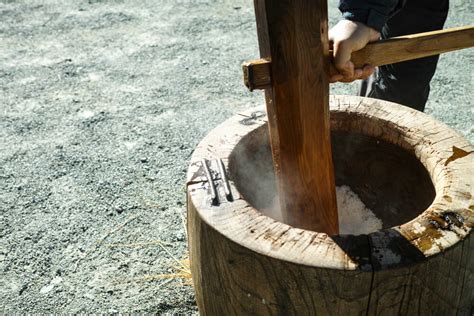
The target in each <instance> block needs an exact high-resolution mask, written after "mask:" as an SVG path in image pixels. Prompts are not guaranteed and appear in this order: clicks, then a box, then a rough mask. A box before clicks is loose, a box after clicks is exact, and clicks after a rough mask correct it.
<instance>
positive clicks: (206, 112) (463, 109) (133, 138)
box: [0, 0, 474, 315]
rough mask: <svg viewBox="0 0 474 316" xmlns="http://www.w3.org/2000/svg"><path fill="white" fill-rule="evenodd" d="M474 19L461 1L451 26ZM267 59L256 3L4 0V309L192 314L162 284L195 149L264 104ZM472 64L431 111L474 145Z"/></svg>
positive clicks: (0, 104) (469, 60) (440, 85)
mask: <svg viewBox="0 0 474 316" xmlns="http://www.w3.org/2000/svg"><path fill="white" fill-rule="evenodd" d="M335 4H336V1H331V2H330V17H331V22H332V23H334V22H335V21H336V19H337V17H338V13H337V11H336V9H335ZM473 12H474V5H473V2H472V0H465V1H461V0H457V1H456V0H455V1H452V2H451V13H450V17H449V22H448V26H459V25H466V24H469V23H472V21H473V20H474V13H473ZM255 57H258V53H257V39H256V30H255V21H254V15H253V7H252V2H251V1H243V0H232V1H230V0H214V1H211V0H167V1H165V0H163V1H151V0H146V1H144V0H141V1H138V0H136V1H131V0H115V1H112V0H111V1H101V0H89V1H83V0H81V1H72V0H70V1H66V0H64V1H59V0H57V1H54V0H42V1H41V0H30V1H28V0H23V1H22V0H18V1H14V0H13V1H12V0H0V211H1V213H0V313H2V314H3V313H5V314H13V313H79V312H83V313H86V312H101V313H117V312H120V313H124V312H150V313H151V312H153V313H158V314H170V315H171V314H178V313H183V314H191V313H196V311H197V308H196V304H195V302H194V296H193V291H192V287H190V286H189V285H186V284H185V283H184V282H183V280H181V279H169V280H168V279H159V278H157V277H156V276H158V275H160V274H166V273H172V272H173V271H175V270H176V269H175V268H174V267H175V266H176V265H177V263H176V262H175V259H178V260H180V259H183V258H186V234H185V231H184V225H183V218H184V217H183V214H184V212H185V188H184V179H185V172H186V169H187V161H188V159H189V157H190V155H191V153H192V151H193V148H194V147H195V146H196V144H197V143H198V142H199V141H200V139H201V138H202V137H203V136H204V135H205V134H206V133H207V132H208V131H209V130H210V129H212V128H213V127H214V126H216V125H217V124H218V123H220V122H222V121H223V120H225V119H226V118H227V117H229V116H231V115H233V114H234V113H236V112H237V111H240V110H244V109H247V108H250V107H253V106H256V105H259V104H261V103H262V102H263V97H262V94H261V93H260V92H257V93H254V94H251V93H248V92H247V91H246V90H245V88H244V87H243V84H242V82H241V81H242V79H241V77H242V75H241V72H240V64H241V63H242V62H243V61H244V60H247V59H252V58H255ZM473 64H474V54H473V50H464V51H462V52H456V53H451V54H449V55H446V56H444V57H442V59H441V62H440V67H439V71H438V73H437V75H436V77H435V78H434V81H433V88H432V95H431V99H430V101H429V104H428V107H427V112H428V113H430V114H432V115H433V116H435V117H437V118H438V119H440V120H442V121H444V122H446V123H447V124H448V125H450V126H452V127H453V128H455V129H456V130H458V131H459V132H461V133H462V134H464V135H465V136H466V137H467V138H468V139H469V140H470V141H471V142H472V141H473V140H474V129H473V127H472V125H473V124H472V122H473V116H474V115H473V111H474V110H473V107H472V106H471V99H472V95H473V93H472V84H473V80H474V70H473V68H472V65H473ZM355 90H356V87H355V85H343V84H337V85H334V86H333V87H332V93H337V94H350V93H354V92H355Z"/></svg>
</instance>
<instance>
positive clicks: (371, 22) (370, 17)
mask: <svg viewBox="0 0 474 316" xmlns="http://www.w3.org/2000/svg"><path fill="white" fill-rule="evenodd" d="M342 17H343V18H344V19H346V20H351V21H354V22H360V23H364V24H365V25H367V26H368V27H371V28H373V29H375V30H376V31H378V32H380V31H382V28H383V26H384V25H385V23H387V21H388V19H389V18H390V16H387V15H384V14H381V13H379V12H377V11H375V10H352V11H350V12H349V11H346V12H343V13H342Z"/></svg>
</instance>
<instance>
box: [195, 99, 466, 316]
mask: <svg viewBox="0 0 474 316" xmlns="http://www.w3.org/2000/svg"><path fill="white" fill-rule="evenodd" d="M330 103H331V130H332V146H333V156H334V166H335V173H336V183H337V184H338V185H349V186H350V187H351V188H352V190H353V191H354V192H355V193H357V194H358V195H359V197H360V198H361V200H362V201H363V202H364V203H365V204H366V205H367V207H369V208H370V209H372V211H373V212H374V213H375V214H376V215H377V216H378V217H379V218H380V219H382V221H383V223H384V227H383V229H382V230H380V231H377V232H373V233H371V234H368V235H358V236H353V235H336V236H328V235H326V234H324V233H318V232H314V231H308V230H303V229H298V228H294V227H291V226H289V225H287V224H285V223H283V222H281V221H279V219H278V218H277V217H276V216H274V215H273V212H272V211H273V210H272V207H273V206H272V201H273V197H274V196H275V186H274V181H275V179H274V176H273V169H272V168H273V166H272V161H271V152H270V148H269V141H268V133H267V125H266V117H265V112H264V110H263V108H262V109H253V110H250V111H248V112H245V113H243V114H239V115H236V116H234V117H232V118H230V119H229V120H227V121H225V122H224V123H222V124H221V125H220V126H218V127H217V128H215V129H214V130H213V131H211V132H210V133H209V135H207V136H206V137H205V138H204V139H203V140H202V142H201V143H200V144H199V145H198V147H197V148H196V151H195V152H194V154H193V157H192V159H191V165H190V167H189V171H188V178H187V192H188V234H189V249H190V259H191V269H192V273H193V281H194V286H195V290H196V299H197V302H198V306H199V310H200V312H201V313H202V314H204V315H253V314H258V315H260V314H261V315H267V314H268V315H272V314H282V315H287V314H289V315H306V314H322V315H352V314H354V315H360V314H370V315H391V314H403V315H408V314H410V315H411V314H420V315H433V314H436V315H451V314H456V313H457V314H461V315H470V313H471V312H472V310H471V308H472V306H473V304H474V256H473V254H474V249H473V248H474V241H473V240H472V238H471V235H470V231H471V228H472V227H473V225H474V201H473V196H472V195H473V194H474V154H472V153H473V152H474V148H473V146H472V145H470V144H469V142H467V141H466V140H465V139H464V138H463V137H462V136H461V135H459V134H458V133H456V132H455V131H453V130H452V129H450V128H449V127H447V126H446V125H444V124H442V123H440V122H438V121H436V120H434V119H433V118H432V117H430V116H428V115H426V114H423V113H421V112H417V111H415V110H411V109H409V108H407V107H404V106H401V105H398V104H394V103H390V102H384V101H380V100H375V99H368V98H359V97H348V96H334V97H331V100H330ZM203 159H207V166H208V168H207V169H208V170H207V171H208V172H209V173H208V174H207V176H206V168H204V166H203ZM216 159H217V160H216ZM219 159H221V161H222V162H223V166H224V167H225V169H226V172H224V171H223V168H221V166H219ZM224 173H225V174H224ZM209 178H212V183H213V186H211V185H210V181H209ZM262 183H263V184H265V185H262ZM227 184H228V186H227ZM211 187H214V188H215V190H216V191H215V197H213V193H212V191H211ZM229 191H230V192H229ZM229 193H230V194H229Z"/></svg>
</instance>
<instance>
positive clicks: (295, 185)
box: [254, 0, 338, 234]
mask: <svg viewBox="0 0 474 316" xmlns="http://www.w3.org/2000/svg"><path fill="white" fill-rule="evenodd" d="M254 4H255V13H256V20H257V30H258V38H259V45H260V53H261V56H262V58H266V59H271V60H272V63H271V73H272V81H273V82H272V89H267V91H266V102H267V112H268V114H269V129H270V140H271V146H272V152H273V161H274V166H275V172H276V174H277V179H278V180H277V188H278V191H279V193H280V194H279V196H280V205H281V208H282V213H283V216H284V218H285V220H286V222H287V223H289V224H291V225H293V226H295V227H300V228H305V229H311V230H315V231H319V232H325V233H328V234H337V232H338V218H337V205H336V194H335V185H334V172H333V165H332V158H331V141H330V131H329V103H328V102H329V101H328V96H329V84H328V80H327V77H326V75H325V73H326V72H327V67H328V64H327V63H326V62H325V61H326V60H327V58H326V57H327V56H328V51H329V44H328V39H327V3H326V1H324V0H317V1H316V2H315V0H255V2H254Z"/></svg>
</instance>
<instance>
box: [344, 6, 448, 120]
mask: <svg viewBox="0 0 474 316" xmlns="http://www.w3.org/2000/svg"><path fill="white" fill-rule="evenodd" d="M352 1H354V3H355V4H357V3H362V2H364V3H369V4H370V1H369V2H367V1H363V0H341V2H351V3H352ZM373 1H374V2H376V0H373ZM382 2H383V3H386V4H389V3H391V2H392V1H390V0H383V1H380V3H382ZM396 7H397V8H398V7H400V3H399V4H398V6H396ZM385 8H389V6H388V5H387V6H386V7H385ZM448 9H449V0H408V1H406V3H405V4H404V6H403V7H402V8H401V9H400V10H398V11H397V12H396V13H395V14H394V15H393V16H392V17H390V18H389V19H388V21H387V22H386V24H385V25H384V26H383V28H382V30H381V37H382V39H384V38H389V37H394V36H401V35H407V34H413V33H420V32H429V31H434V30H439V29H442V28H443V26H444V22H445V21H446V17H447V15H448ZM370 10H373V9H370ZM387 10H388V9H386V10H385V11H384V12H388V11H387ZM349 20H352V19H351V18H349ZM369 26H370V25H369ZM438 59H439V56H432V57H426V58H420V59H415V60H411V61H406V62H401V63H396V64H392V65H386V66H381V67H378V69H377V71H376V73H375V74H374V75H372V76H371V77H370V78H369V79H368V80H364V81H363V82H362V85H361V89H360V92H359V95H361V96H367V97H372V98H377V99H382V100H387V101H391V102H395V103H399V104H403V105H406V106H409V107H411V108H414V109H417V110H419V111H423V110H424V109H425V104H426V101H427V100H428V95H429V92H430V81H431V78H432V77H433V75H434V73H435V71H436V65H437V63H438Z"/></svg>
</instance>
